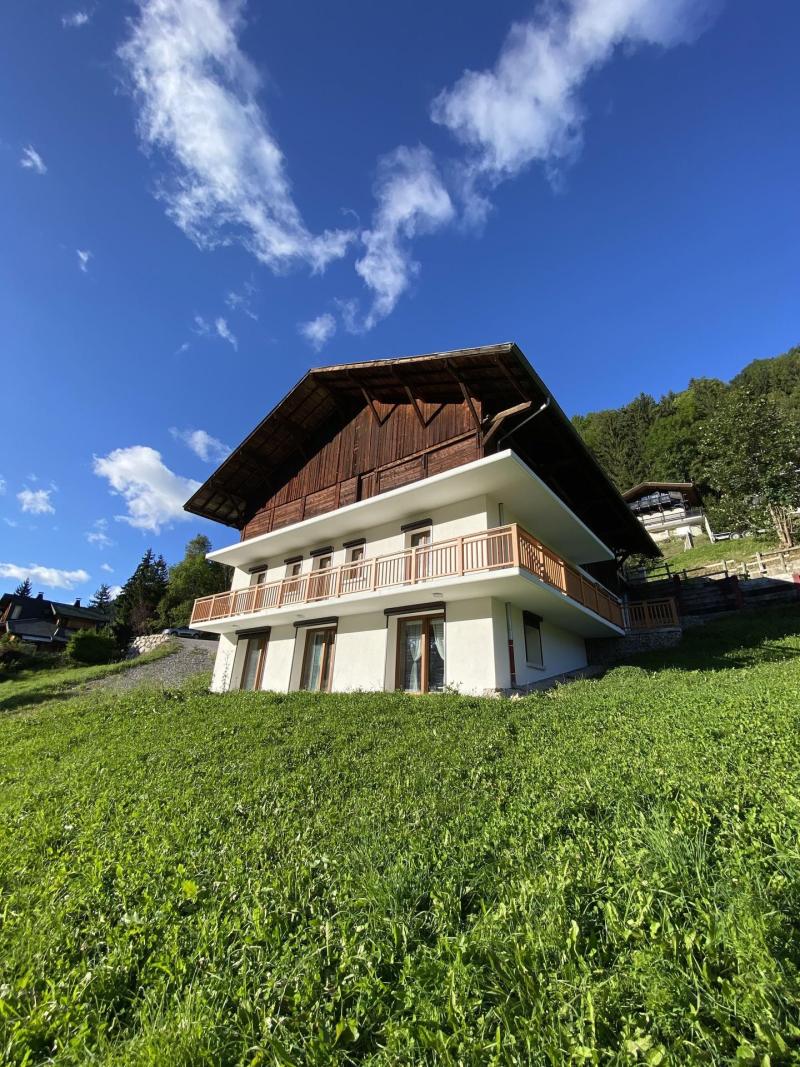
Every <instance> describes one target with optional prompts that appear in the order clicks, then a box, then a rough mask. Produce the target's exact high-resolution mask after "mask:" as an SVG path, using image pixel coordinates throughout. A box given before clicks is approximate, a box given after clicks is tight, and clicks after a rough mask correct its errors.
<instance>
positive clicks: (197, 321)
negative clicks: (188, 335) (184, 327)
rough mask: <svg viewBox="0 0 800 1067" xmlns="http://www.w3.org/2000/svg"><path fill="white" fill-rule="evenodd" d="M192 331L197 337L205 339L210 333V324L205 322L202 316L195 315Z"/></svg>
mask: <svg viewBox="0 0 800 1067" xmlns="http://www.w3.org/2000/svg"><path fill="white" fill-rule="evenodd" d="M192 329H193V330H194V332H195V333H196V334H197V335H198V337H206V336H207V335H208V334H209V333H211V324H210V323H208V322H206V320H205V319H204V318H203V316H202V315H195V317H194V326H193V327H192Z"/></svg>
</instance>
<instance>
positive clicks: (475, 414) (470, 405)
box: [444, 359, 481, 430]
mask: <svg viewBox="0 0 800 1067" xmlns="http://www.w3.org/2000/svg"><path fill="white" fill-rule="evenodd" d="M444 365H445V367H447V370H448V371H449V373H450V374H451V375H452V376H453V377H454V378H455V380H456V381H457V382H458V387H459V389H460V390H461V395H462V396H463V397H464V400H465V401H466V404H467V407H468V408H469V410H470V414H471V415H472V419H473V422H474V423H475V428H476V429H477V430H480V428H481V420H480V416H479V415H478V412H477V411H476V410H475V405H474V403H473V402H472V397H471V396H470V394H469V390H468V389H467V387H466V385H465V384H464V382H463V380H462V379H461V378H460V377H459V375H458V374H457V373H456V371H454V370H453V368H452V367H451V366H450V360H449V359H446V360H445V362H444Z"/></svg>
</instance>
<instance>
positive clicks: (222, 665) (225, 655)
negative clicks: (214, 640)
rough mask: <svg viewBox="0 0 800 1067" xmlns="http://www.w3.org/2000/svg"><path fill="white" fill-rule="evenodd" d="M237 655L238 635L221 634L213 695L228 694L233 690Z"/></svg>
mask: <svg viewBox="0 0 800 1067" xmlns="http://www.w3.org/2000/svg"><path fill="white" fill-rule="evenodd" d="M235 655H236V634H220V638H219V644H218V645H217V655H216V659H215V660H214V671H213V673H212V675H211V692H212V693H226V692H227V691H228V689H230V688H231V677H232V673H233V667H234V657H235Z"/></svg>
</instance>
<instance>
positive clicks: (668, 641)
mask: <svg viewBox="0 0 800 1067" xmlns="http://www.w3.org/2000/svg"><path fill="white" fill-rule="evenodd" d="M682 637H683V631H682V630H681V628H680V627H679V626H674V627H671V628H670V629H668V630H644V631H642V633H630V634H626V635H625V636H624V637H590V638H588V639H587V641H586V658H587V659H588V660H589V664H590V665H591V666H593V667H605V666H610V665H611V664H612V663H619V662H620V660H625V659H627V658H628V657H629V656H635V655H636V654H637V652H652V651H654V650H655V649H658V648H675V646H676V645H679V644H680V643H681V638H682Z"/></svg>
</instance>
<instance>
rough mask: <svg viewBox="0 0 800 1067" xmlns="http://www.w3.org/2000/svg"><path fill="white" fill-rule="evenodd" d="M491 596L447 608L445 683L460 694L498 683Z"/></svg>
mask: <svg viewBox="0 0 800 1067" xmlns="http://www.w3.org/2000/svg"><path fill="white" fill-rule="evenodd" d="M494 603H496V602H493V601H492V599H491V598H490V597H481V598H479V599H475V600H458V601H454V602H453V603H451V604H448V605H447V616H446V624H445V680H446V683H447V685H448V686H452V687H453V688H455V689H458V690H459V691H460V692H462V693H484V692H485V691H486V690H489V689H495V688H496V687H497V686H498V685H502V684H503V683H502V681H501V682H498V680H497V679H498V670H499V669H500V664H499V663H498V659H497V657H498V645H497V642H496V640H495V630H496V626H495V623H494V618H493V615H494V610H495V609H494V608H493V604H494Z"/></svg>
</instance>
